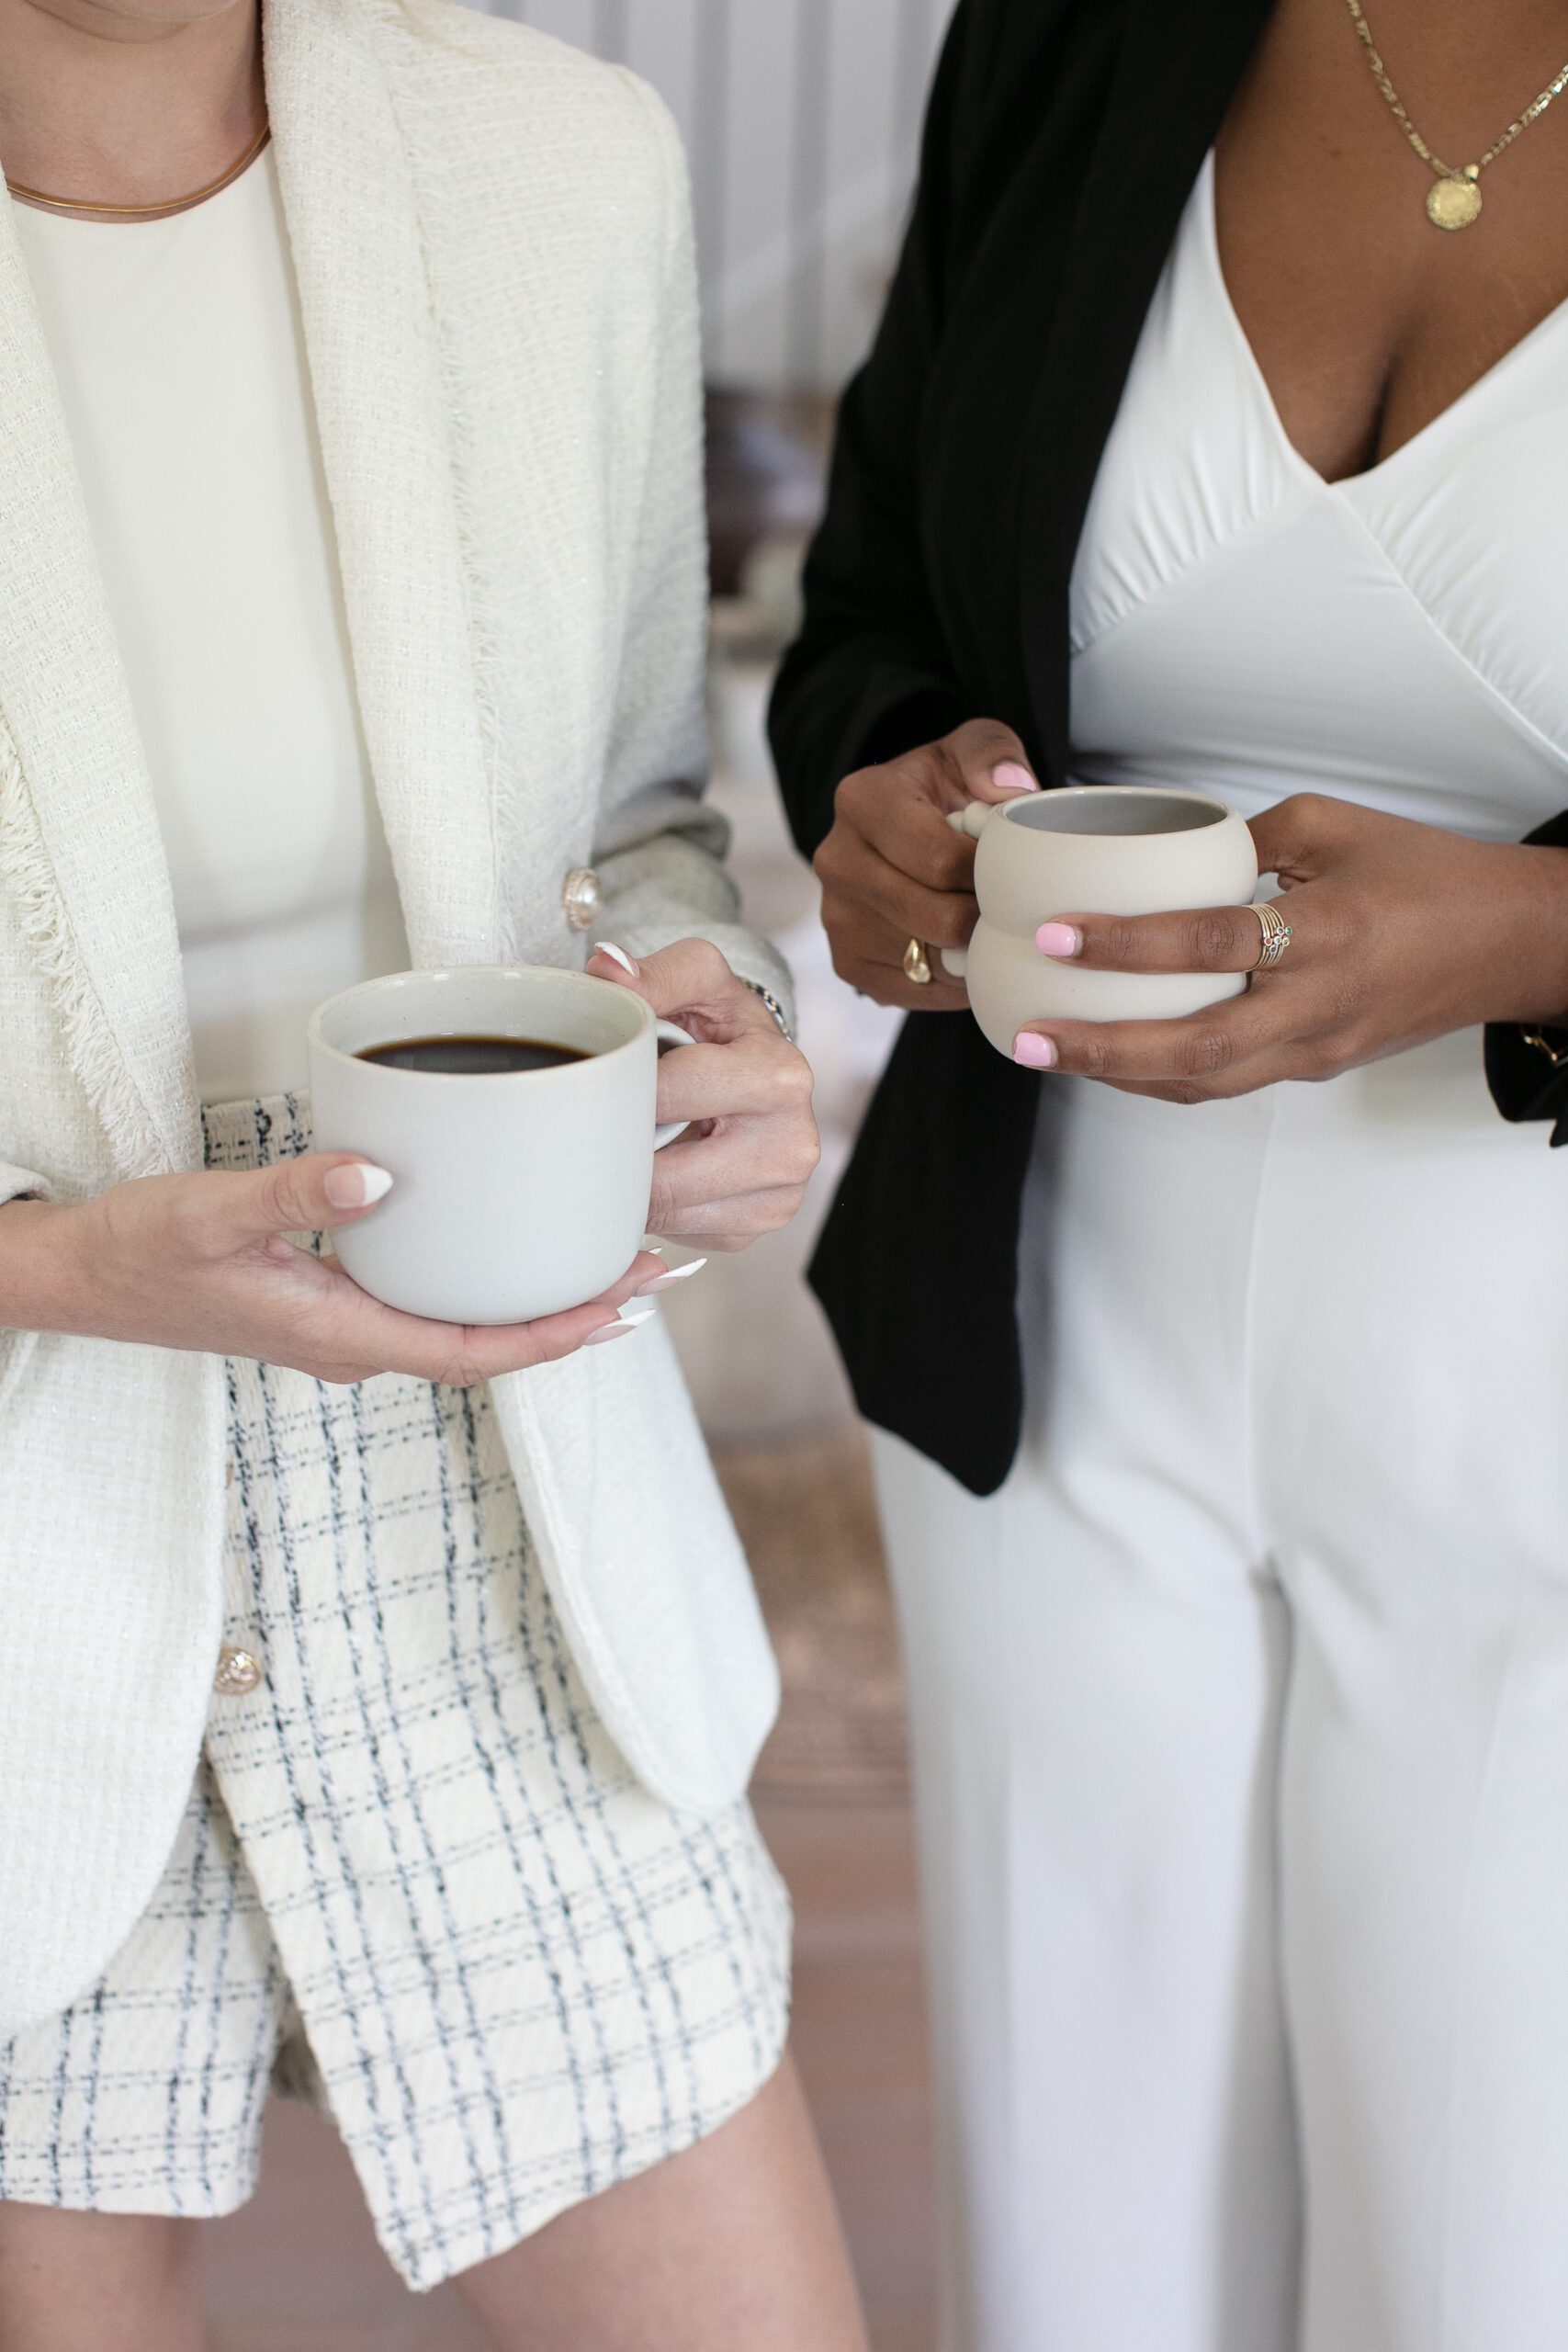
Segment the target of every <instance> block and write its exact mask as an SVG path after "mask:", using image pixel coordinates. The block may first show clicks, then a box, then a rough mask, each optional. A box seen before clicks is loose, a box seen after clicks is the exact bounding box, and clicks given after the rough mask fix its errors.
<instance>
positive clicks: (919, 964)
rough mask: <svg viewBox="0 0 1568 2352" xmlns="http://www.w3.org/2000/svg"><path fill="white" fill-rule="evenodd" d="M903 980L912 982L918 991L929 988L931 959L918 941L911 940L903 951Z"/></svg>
mask: <svg viewBox="0 0 1568 2352" xmlns="http://www.w3.org/2000/svg"><path fill="white" fill-rule="evenodd" d="M904 978H906V979H907V980H913V982H914V983H915V986H916V987H917V988H918V989H924V988H929V987H930V986H931V958H930V956H928V955H927V954H926V951H925V949H924V947H923V946H922V945H921V944H920V942H919V940H918V939H911V940H910V942H909V944H908V947H906V948H905V950H904Z"/></svg>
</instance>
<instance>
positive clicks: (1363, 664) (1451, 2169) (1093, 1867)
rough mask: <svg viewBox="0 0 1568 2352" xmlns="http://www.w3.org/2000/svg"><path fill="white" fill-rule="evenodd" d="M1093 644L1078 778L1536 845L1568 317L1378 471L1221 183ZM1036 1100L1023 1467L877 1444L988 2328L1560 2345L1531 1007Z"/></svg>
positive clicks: (1368, 2347)
mask: <svg viewBox="0 0 1568 2352" xmlns="http://www.w3.org/2000/svg"><path fill="white" fill-rule="evenodd" d="M1073 628H1074V645H1073V653H1074V676H1073V723H1074V745H1075V764H1076V767H1077V772H1078V773H1079V774H1080V775H1083V776H1084V777H1087V778H1089V779H1093V780H1102V781H1118V782H1122V781H1124V782H1128V783H1144V782H1153V783H1161V784H1171V783H1175V784H1187V783H1191V784H1197V785H1201V786H1205V787H1207V788H1209V789H1212V790H1215V791H1217V792H1219V793H1220V794H1221V795H1222V796H1223V797H1225V798H1226V799H1228V800H1229V801H1230V802H1232V804H1233V805H1235V806H1236V807H1239V808H1240V809H1241V810H1242V811H1243V813H1244V814H1245V815H1248V816H1251V815H1254V814H1256V813H1257V812H1258V810H1259V809H1264V808H1266V807H1268V806H1269V805H1270V804H1271V803H1272V802H1274V801H1276V800H1278V799H1280V798H1281V797H1283V796H1285V795H1286V794H1288V793H1291V792H1292V791H1296V790H1301V789H1308V788H1310V789H1314V790H1319V791H1328V792H1332V793H1337V794H1339V795H1342V796H1343V797H1348V798H1351V799H1355V800H1358V801H1360V802H1363V803H1365V804H1367V805H1370V806H1374V807H1377V808H1380V809H1388V810H1390V811H1392V812H1394V813H1397V814H1401V815H1404V816H1408V817H1414V818H1417V819H1420V820H1425V821H1427V822H1430V823H1433V824H1438V825H1442V826H1446V827H1449V828H1450V829H1453V830H1457V831H1463V832H1466V833H1470V834H1472V835H1475V836H1478V837H1482V838H1485V839H1489V840H1496V841H1512V840H1517V839H1519V838H1520V837H1521V836H1522V835H1523V834H1525V833H1526V832H1528V831H1530V830H1531V829H1532V828H1533V827H1534V826H1536V825H1538V824H1539V823H1540V822H1541V821H1542V820H1544V819H1545V818H1547V817H1548V816H1551V815H1553V814H1555V813H1556V812H1557V811H1558V810H1560V809H1562V808H1563V807H1565V806H1568V306H1565V307H1564V308H1563V309H1562V310H1561V311H1557V312H1555V313H1553V314H1552V315H1551V317H1550V318H1549V319H1548V320H1546V321H1545V322H1543V323H1542V324H1541V325H1540V327H1538V328H1537V329H1536V330H1535V332H1534V333H1533V334H1530V335H1529V337H1528V338H1527V339H1526V340H1525V341H1524V342H1523V343H1522V344H1520V345H1518V346H1517V348H1516V349H1515V350H1514V351H1513V352H1512V353H1511V354H1510V355H1509V356H1507V357H1506V359H1505V360H1503V361H1502V362H1501V364H1500V365H1499V366H1498V367H1496V368H1494V369H1493V370H1492V371H1491V372H1490V374H1488V375H1487V376H1486V377H1485V378H1484V379H1483V380H1482V381H1481V382H1480V383H1478V384H1476V385H1475V386H1474V387H1473V388H1472V390H1470V391H1469V392H1467V393H1466V394H1465V395H1464V397H1463V398H1462V399H1461V400H1460V401H1458V402H1457V403H1456V404H1455V405H1454V406H1453V407H1452V408H1450V410H1448V411H1447V413H1445V414H1443V415H1442V416H1440V417H1439V418H1438V420H1437V421H1436V422H1435V423H1434V424H1431V425H1429V426H1428V427H1427V429H1426V430H1425V431H1424V432H1422V433H1421V434H1419V435H1417V436H1416V439H1415V440H1413V441H1411V442H1410V443H1408V444H1407V445H1406V446H1405V447H1403V448H1401V449H1400V450H1398V451H1397V452H1396V453H1395V454H1394V455H1393V457H1391V458H1388V459H1387V460H1386V461H1385V462H1384V463H1382V464H1381V465H1379V466H1377V467H1375V468H1373V469H1371V471H1370V472H1368V473H1366V474H1364V475H1361V476H1359V477H1358V478H1357V479H1356V480H1354V481H1348V482H1343V483H1340V484H1338V485H1336V486H1332V487H1331V486H1329V485H1327V484H1325V482H1324V481H1322V480H1321V479H1320V478H1319V477H1318V476H1317V475H1316V474H1315V473H1314V472H1313V470H1312V469H1311V468H1310V467H1308V466H1307V465H1306V463H1305V462H1304V461H1303V459H1302V458H1300V457H1299V455H1297V453H1296V452H1295V451H1294V450H1293V449H1292V447H1291V446H1290V444H1289V443H1288V441H1287V440H1286V437H1285V435H1284V432H1283V430H1282V427H1281V425H1280V419H1279V416H1278V414H1277V413H1276V411H1275V409H1274V407H1273V404H1272V401H1270V399H1269V392H1268V390H1267V387H1266V386H1265V384H1264V382H1263V380H1262V379H1261V377H1260V375H1259V372H1258V368H1257V365H1256V362H1255V361H1254V359H1253V356H1252V354H1251V352H1250V350H1249V348H1248V346H1247V342H1246V339H1245V337H1244V335H1243V334H1242V331H1241V328H1240V325H1239V322H1237V320H1236V317H1235V311H1234V310H1233V309H1232V307H1231V304H1230V301H1229V299H1228V296H1227V294H1226V290H1225V287H1224V279H1223V277H1222V275H1221V271H1220V266H1219V258H1218V250H1217V245H1216V242H1215V236H1214V227H1213V182H1212V167H1211V168H1206V169H1205V171H1204V174H1203V175H1202V178H1201V181H1200V184H1199V186H1198V187H1197V189H1196V191H1195V193H1194V197H1193V199H1192V201H1191V203H1190V207H1189V209H1188V212H1187V214H1186V217H1185V219H1184V221H1183V223H1182V227H1181V230H1180V233H1179V238H1178V241H1177V244H1176V247H1175V250H1174V252H1173V254H1172V257H1171V260H1170V263H1169V265H1168V269H1167V272H1166V275H1165V278H1164V280H1163V282H1162V285H1161V288H1160V289H1159V293H1158V295H1157V298H1156V302H1155V304H1154V307H1153V310H1152V311H1151V314H1150V318H1149V320H1148V322H1147V325H1146V328H1145V334H1144V338H1143V341H1142V344H1141V345H1140V348H1139V353H1138V356H1137V359H1136V363H1135V366H1134V372H1133V376H1132V379H1131V382H1130V384H1129V387H1128V390H1127V393H1126V396H1125V400H1124V402H1123V406H1122V413H1121V414H1120V416H1119V419H1118V422H1117V424H1116V428H1115V431H1114V434H1113V436H1112V439H1111V445H1110V447H1109V449H1108V452H1107V455H1106V458H1105V462H1104V465H1103V468H1102V470H1101V474H1100V481H1099V482H1098V485H1097V488H1096V492H1095V497H1094V501H1093V504H1092V507H1091V510H1090V514H1089V521H1088V527H1087V530H1086V534H1085V538H1084V542H1083V546H1082V548H1081V551H1080V556H1079V560H1078V565H1077V575H1076V578H1075V583H1074V597H1073ZM1040 911H1041V915H1042V918H1044V917H1046V916H1048V915H1050V914H1052V913H1055V912H1058V911H1062V910H1056V909H1052V908H1045V907H1043V908H1042V909H1041V910H1040ZM1454 944H1455V951H1456V953H1459V952H1462V949H1463V941H1462V939H1458V938H1456V940H1455V943H1454ZM1042 1083H1043V1084H1045V1085H1050V1086H1055V1087H1057V1088H1061V1089H1063V1090H1064V1091H1065V1092H1066V1096H1067V1098H1068V1099H1067V1102H1066V1105H1065V1117H1064V1118H1063V1119H1062V1120H1061V1121H1060V1122H1058V1123H1056V1124H1055V1125H1043V1128H1042V1137H1041V1141H1040V1144H1039V1145H1038V1147H1037V1152H1036V1167H1035V1170H1034V1173H1033V1177H1032V1183H1031V1189H1030V1196H1029V1203H1028V1210H1027V1216H1026V1230H1025V1246H1024V1264H1023V1272H1022V1277H1021V1312H1022V1317H1023V1328H1024V1331H1025V1335H1026V1347H1027V1348H1028V1349H1029V1350H1030V1351H1031V1389H1030V1399H1029V1410H1028V1427H1027V1436H1026V1442H1025V1446H1024V1450H1023V1453H1022V1456H1021V1460H1020V1462H1019V1464H1018V1466H1017V1468H1016V1470H1015V1471H1014V1473H1013V1476H1012V1477H1011V1478H1010V1481H1009V1483H1008V1485H1007V1486H1006V1487H1005V1488H1004V1489H1003V1491H1002V1492H1001V1493H1000V1494H999V1495H998V1496H997V1497H995V1498H992V1499H991V1500H989V1501H987V1502H979V1501H976V1500H975V1499H974V1498H971V1497H969V1496H967V1495H966V1494H964V1492H963V1491H962V1490H961V1489H960V1488H959V1487H957V1486H956V1485H954V1484H953V1481H952V1480H951V1479H949V1478H948V1477H947V1476H945V1475H944V1474H943V1473H942V1472H941V1471H939V1470H937V1469H935V1468H933V1467H932V1465H931V1464H929V1463H926V1462H923V1461H921V1460H920V1459H919V1457H917V1456H916V1455H915V1454H914V1453H911V1452H910V1451H909V1450H908V1448H907V1447H905V1446H904V1445H902V1444H900V1443H899V1442H897V1441H895V1440H893V1439H891V1438H886V1437H878V1439H877V1441H876V1452H877V1467H878V1477H879V1485H880V1488H881V1493H882V1498H883V1504H884V1510H885V1514H886V1525H887V1530H888V1534H889V1539H890V1544H891V1550H892V1555H893V1560H894V1566H895V1573H896V1577H897V1585H898V1589H899V1597H900V1601H901V1606H902V1611H903V1620H904V1626H905V1634H906V1645H907V1653H908V1671H909V1679H910V1686H911V1694H912V1702H913V1710H914V1719H915V1742H916V1751H917V1771H918V1779H919V1796H920V1803H921V1811H922V1838H923V1857H924V1868H925V1872H926V1886H927V1899H928V1909H929V1914H930V1928H931V1948H932V1968H933V2007H934V2015H935V2024H936V2039H937V2049H938V2066H939V2078H940V2082H941V2086H942V2110H943V2127H944V2141H945V2173H946V2189H947V2195H948V2198H949V2205H950V2222H951V2232H950V2236H951V2244H952V2247H953V2261H952V2265H951V2269H952V2279H951V2293H950V2299H949V2300H950V2310H949V2314H948V2334H947V2339H946V2342H947V2346H948V2347H950V2352H1562V2347H1563V2346H1565V2345H1568V1154H1557V1153H1554V1152H1552V1151H1551V1149H1549V1148H1548V1133H1549V1131H1548V1129H1547V1128H1545V1127H1543V1126H1535V1127H1525V1128H1510V1127H1508V1126H1506V1125H1504V1123H1503V1122H1502V1121H1501V1120H1500V1118H1499V1117H1498V1115H1497V1114H1496V1113H1495V1110H1494V1108H1493V1106H1492V1103H1491V1102H1490V1099H1489V1097H1488V1096H1487V1093H1486V1091H1485V1087H1484V1083H1483V1073H1482V1059H1481V1038H1480V1036H1479V1035H1478V1034H1470V1035H1461V1036H1456V1037H1451V1038H1449V1039H1446V1040H1443V1041H1442V1042H1441V1043H1439V1044H1438V1045H1436V1046H1430V1047H1427V1048H1425V1049H1423V1050H1421V1051H1419V1052H1416V1053H1411V1054H1406V1055H1403V1056H1400V1057H1396V1058H1394V1059H1392V1060H1390V1061H1387V1062H1384V1063H1382V1064H1379V1065H1377V1066H1374V1067H1372V1068H1370V1069H1364V1070H1359V1071H1357V1072H1355V1073H1353V1074H1351V1075H1349V1076H1347V1077H1345V1078H1341V1079H1339V1080H1336V1081H1334V1082H1333V1083H1332V1084H1329V1085H1325V1086H1319V1087H1310V1086H1289V1087H1277V1088H1273V1089H1271V1090H1269V1091H1267V1092H1265V1093H1261V1094H1258V1095H1254V1096H1251V1097H1249V1098H1247V1099H1245V1100H1242V1101H1238V1102H1235V1103H1213V1104H1207V1105H1203V1106H1201V1107H1198V1108H1191V1109H1189V1108H1182V1107H1179V1106H1176V1105H1171V1104H1167V1103H1158V1102H1153V1101H1148V1100H1145V1099H1141V1098H1138V1097H1135V1096H1131V1095H1123V1094H1119V1093H1116V1092H1113V1091H1109V1090H1106V1089H1103V1088H1095V1087H1093V1086H1090V1085H1089V1084H1087V1083H1083V1082H1080V1081H1077V1080H1050V1079H1046V1080H1043V1081H1042Z"/></svg>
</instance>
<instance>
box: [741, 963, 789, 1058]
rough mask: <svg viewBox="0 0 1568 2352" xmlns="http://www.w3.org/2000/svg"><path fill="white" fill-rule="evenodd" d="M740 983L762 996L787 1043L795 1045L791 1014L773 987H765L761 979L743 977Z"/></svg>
mask: <svg viewBox="0 0 1568 2352" xmlns="http://www.w3.org/2000/svg"><path fill="white" fill-rule="evenodd" d="M736 977H737V978H739V974H737V976H736ZM740 985H741V987H742V988H743V989H750V991H751V993H752V995H753V996H760V997H761V1000H762V1002H763V1003H764V1004H765V1005H766V1006H767V1008H768V1011H769V1012H771V1013H772V1014H773V1019H774V1020H775V1021H776V1022H777V1023H778V1024H779V1029H780V1032H781V1034H782V1035H783V1036H784V1042H785V1044H786V1045H791V1046H793V1045H794V1043H795V1035H794V1033H793V1031H792V1030H791V1028H790V1025H789V1015H788V1013H787V1012H785V1011H784V1007H783V1005H782V1004H781V1003H780V1002H779V1001H778V999H777V997H776V996H775V995H774V994H773V990H772V989H765V988H764V987H763V986H762V983H761V980H747V979H742V980H741V981H740Z"/></svg>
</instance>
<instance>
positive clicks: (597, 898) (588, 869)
mask: <svg viewBox="0 0 1568 2352" xmlns="http://www.w3.org/2000/svg"><path fill="white" fill-rule="evenodd" d="M560 902H561V908H562V910H563V912H564V913H565V916H566V919H567V921H568V922H569V923H570V925H571V928H572V929H573V931H587V930H588V929H589V928H590V927H591V926H592V924H593V923H595V922H598V920H599V917H600V916H601V915H602V914H603V913H604V884H603V883H602V882H601V881H600V879H599V876H597V875H596V874H595V873H594V871H593V868H592V866H591V865H574V866H573V867H572V869H571V872H570V874H569V875H568V876H567V877H566V880H565V882H564V883H563V884H562V886H561V894H560Z"/></svg>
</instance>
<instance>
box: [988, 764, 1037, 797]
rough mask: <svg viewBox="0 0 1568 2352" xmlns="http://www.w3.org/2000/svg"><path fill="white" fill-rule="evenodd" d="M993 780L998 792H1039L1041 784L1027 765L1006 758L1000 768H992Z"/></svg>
mask: <svg viewBox="0 0 1568 2352" xmlns="http://www.w3.org/2000/svg"><path fill="white" fill-rule="evenodd" d="M991 782H992V783H993V784H994V785H995V786H996V787H997V790H998V792H1038V791H1039V789H1040V786H1038V785H1037V784H1036V783H1035V781H1034V778H1033V777H1032V775H1030V773H1029V770H1028V769H1027V768H1026V767H1021V766H1020V765H1019V763H1018V762H1017V761H1016V760H1004V761H1003V762H1002V763H1001V766H1000V767H999V768H993V769H992V770H991Z"/></svg>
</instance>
